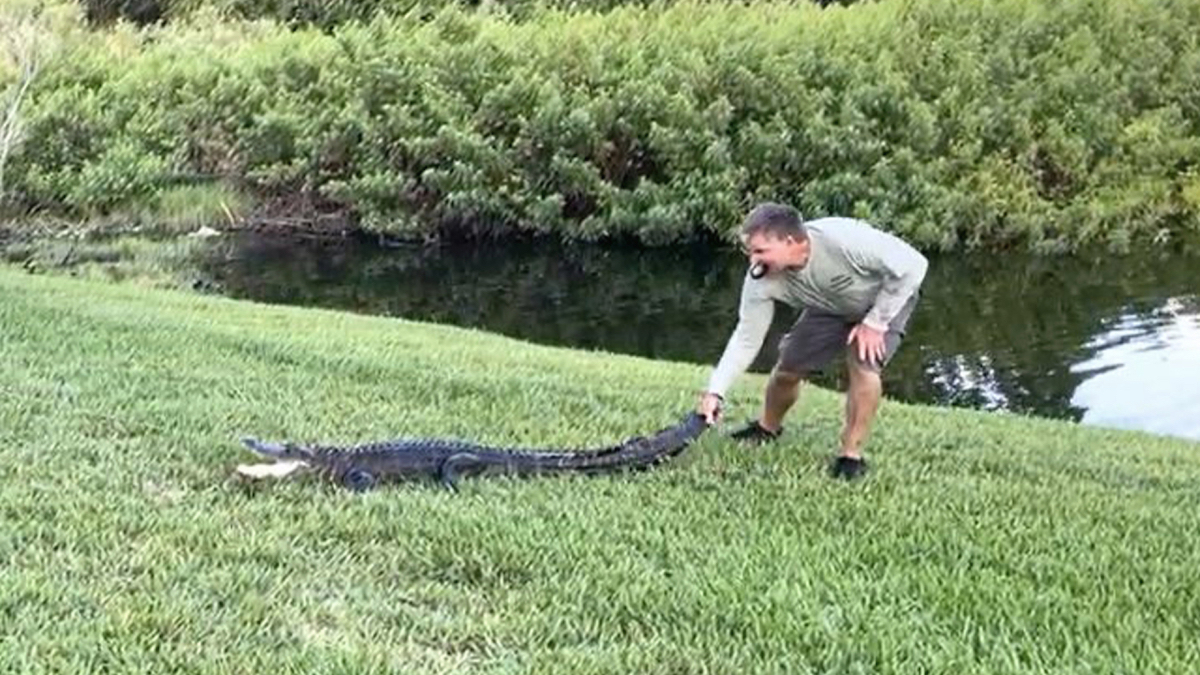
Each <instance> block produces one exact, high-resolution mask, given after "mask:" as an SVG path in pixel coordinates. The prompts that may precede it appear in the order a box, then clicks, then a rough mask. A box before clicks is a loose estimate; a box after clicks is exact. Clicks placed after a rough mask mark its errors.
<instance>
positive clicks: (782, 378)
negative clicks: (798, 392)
mask: <svg viewBox="0 0 1200 675" xmlns="http://www.w3.org/2000/svg"><path fill="white" fill-rule="evenodd" d="M806 379H808V373H806V372H803V371H800V370H796V369H793V368H783V367H780V366H775V368H774V369H772V370H771V384H773V385H775V386H779V387H788V388H791V387H795V386H798V385H799V384H800V383H801V382H803V381H804V380H806Z"/></svg>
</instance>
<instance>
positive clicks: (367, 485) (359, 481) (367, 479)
mask: <svg viewBox="0 0 1200 675" xmlns="http://www.w3.org/2000/svg"><path fill="white" fill-rule="evenodd" d="M378 482H379V481H378V480H376V478H375V474H373V473H371V472H370V471H367V470H365V469H350V470H349V471H347V472H346V473H345V474H343V475H342V485H345V486H346V487H348V488H350V489H351V490H354V491H355V492H365V491H367V490H370V489H372V488H374V487H375V485H376V484H377V483H378Z"/></svg>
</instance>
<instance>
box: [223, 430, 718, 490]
mask: <svg viewBox="0 0 1200 675" xmlns="http://www.w3.org/2000/svg"><path fill="white" fill-rule="evenodd" d="M707 428H708V421H707V420H706V419H705V418H704V416H703V415H700V414H699V413H696V412H690V413H688V414H687V415H686V416H684V417H683V418H682V419H681V420H680V421H679V422H678V423H676V424H675V425H673V426H670V427H666V428H663V429H661V430H659V431H658V432H656V433H654V434H653V435H650V436H633V437H631V438H628V439H626V440H625V441H623V442H621V443H619V444H616V445H611V446H607V447H601V448H596V449H591V450H578V451H549V450H533V449H524V448H503V447H494V446H488V445H479V444H475V443H470V442H466V441H461V440H447V439H436V438H401V439H397V440H391V441H380V442H373V443H366V444H363V445H355V446H331V445H300V444H296V443H291V442H284V443H267V442H263V441H260V440H258V439H256V438H254V437H244V438H242V439H241V440H242V444H243V445H245V446H246V447H247V448H249V449H250V450H252V451H254V452H255V453H257V454H258V455H260V456H262V457H265V458H268V459H271V460H273V462H272V463H268V464H256V465H245V464H243V465H239V466H238V468H237V471H238V473H240V474H242V475H244V476H250V477H255V478H262V477H266V476H286V475H290V474H292V473H295V472H311V473H315V474H317V475H318V476H320V477H322V478H325V479H327V480H331V481H333V482H336V483H338V484H340V485H342V486H343V487H346V488H349V489H351V490H354V491H356V492H362V491H366V490H370V489H373V488H375V487H376V486H378V485H379V484H381V483H383V482H395V481H400V480H411V479H421V478H427V479H434V480H436V481H437V482H438V483H440V484H441V485H443V486H445V487H446V488H449V489H450V490H452V491H456V490H457V489H458V487H457V485H458V480H459V478H461V477H464V476H486V475H510V476H532V475H538V474H547V473H559V472H577V473H585V474H596V473H604V472H612V471H620V470H642V469H647V468H650V467H653V466H655V465H657V464H659V463H661V462H663V461H666V460H667V459H670V458H672V457H675V456H677V455H679V454H680V453H682V452H683V451H684V450H685V449H686V448H687V447H688V446H689V445H690V444H691V442H692V441H693V440H695V439H696V438H698V437H699V436H700V435H701V434H703V433H704V431H705V430H706V429H707Z"/></svg>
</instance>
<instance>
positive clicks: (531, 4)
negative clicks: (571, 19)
mask: <svg viewBox="0 0 1200 675" xmlns="http://www.w3.org/2000/svg"><path fill="white" fill-rule="evenodd" d="M809 1H810V2H815V3H816V4H818V5H821V6H828V5H835V4H836V5H850V4H854V2H855V1H856V0H809ZM80 2H82V4H83V7H84V8H85V13H86V16H87V18H88V21H89V23H91V24H92V25H107V24H111V23H112V22H114V21H117V20H125V21H131V22H133V23H136V24H140V25H144V24H148V23H154V22H157V21H173V20H179V19H186V18H188V17H190V16H191V15H192V14H193V13H194V12H196V11H198V10H200V9H212V10H215V11H217V12H219V13H220V14H221V15H223V16H225V17H226V18H231V19H273V20H276V21H279V22H281V23H284V24H286V25H289V26H316V27H319V28H332V27H335V26H338V25H341V24H343V23H348V22H351V21H367V20H369V19H372V18H374V16H375V15H376V14H385V15H399V14H404V13H406V12H410V11H413V10H417V11H425V12H428V11H431V10H435V9H437V8H439V7H444V6H447V5H458V6H460V7H479V8H484V9H487V10H488V11H493V12H498V13H503V14H507V15H509V16H514V17H523V16H528V15H530V14H532V13H534V12H536V11H537V10H538V9H539V8H543V7H551V8H559V9H568V10H598V11H603V10H608V9H612V8H614V7H618V6H621V5H649V4H654V3H667V2H673V0H80Z"/></svg>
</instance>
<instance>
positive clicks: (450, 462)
mask: <svg viewBox="0 0 1200 675" xmlns="http://www.w3.org/2000/svg"><path fill="white" fill-rule="evenodd" d="M478 461H479V456H478V455H474V454H472V453H469V452H458V453H455V454H453V455H450V456H449V457H447V458H446V459H445V460H443V461H442V466H441V467H439V468H438V482H439V483H441V484H442V485H443V486H445V487H446V489H448V490H451V491H454V492H458V478H459V471H461V470H462V469H464V468H465V467H468V466H470V465H472V464H474V463H476V462H478Z"/></svg>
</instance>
